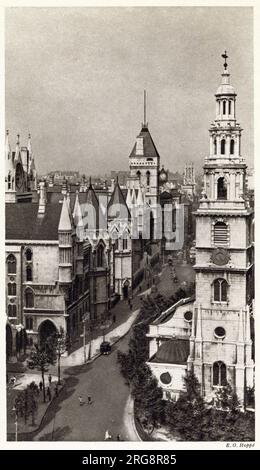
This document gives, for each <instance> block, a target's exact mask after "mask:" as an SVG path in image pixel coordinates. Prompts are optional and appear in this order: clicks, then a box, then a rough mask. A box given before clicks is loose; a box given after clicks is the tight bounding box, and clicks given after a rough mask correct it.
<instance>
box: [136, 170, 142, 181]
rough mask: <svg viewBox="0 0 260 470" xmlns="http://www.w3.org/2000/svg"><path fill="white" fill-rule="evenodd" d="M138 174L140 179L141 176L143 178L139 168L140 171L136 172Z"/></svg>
mask: <svg viewBox="0 0 260 470" xmlns="http://www.w3.org/2000/svg"><path fill="white" fill-rule="evenodd" d="M136 176H138V178H139V179H140V178H141V171H139V170H138V171H137V172H136Z"/></svg>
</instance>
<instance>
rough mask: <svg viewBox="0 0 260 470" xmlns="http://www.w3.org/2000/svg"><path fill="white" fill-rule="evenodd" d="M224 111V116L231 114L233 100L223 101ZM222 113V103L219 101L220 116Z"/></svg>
mask: <svg viewBox="0 0 260 470" xmlns="http://www.w3.org/2000/svg"><path fill="white" fill-rule="evenodd" d="M222 110H223V114H231V110H232V101H231V100H228V101H226V100H224V101H222ZM220 111H221V101H219V114H220Z"/></svg>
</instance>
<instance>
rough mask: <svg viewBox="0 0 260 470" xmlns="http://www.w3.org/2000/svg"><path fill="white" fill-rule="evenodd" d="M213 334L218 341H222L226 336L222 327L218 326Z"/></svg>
mask: <svg viewBox="0 0 260 470" xmlns="http://www.w3.org/2000/svg"><path fill="white" fill-rule="evenodd" d="M214 333H215V336H216V338H219V339H223V338H225V336H226V330H225V328H223V327H222V326H218V327H217V328H215V331H214Z"/></svg>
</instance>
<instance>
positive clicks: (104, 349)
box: [100, 341, 111, 354]
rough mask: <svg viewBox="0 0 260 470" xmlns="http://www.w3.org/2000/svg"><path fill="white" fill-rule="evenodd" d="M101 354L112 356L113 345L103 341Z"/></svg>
mask: <svg viewBox="0 0 260 470" xmlns="http://www.w3.org/2000/svg"><path fill="white" fill-rule="evenodd" d="M100 352H101V354H110V353H111V344H110V343H109V341H103V342H102V343H101V345H100Z"/></svg>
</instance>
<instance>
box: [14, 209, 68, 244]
mask: <svg viewBox="0 0 260 470" xmlns="http://www.w3.org/2000/svg"><path fill="white" fill-rule="evenodd" d="M61 210H62V204H59V203H58V204H46V209H45V214H43V215H41V216H40V217H39V216H38V203H7V204H6V205H5V222H6V225H5V231H6V239H7V240H58V226H59V221H60V215H61Z"/></svg>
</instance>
